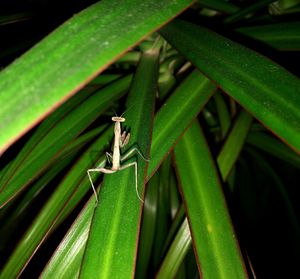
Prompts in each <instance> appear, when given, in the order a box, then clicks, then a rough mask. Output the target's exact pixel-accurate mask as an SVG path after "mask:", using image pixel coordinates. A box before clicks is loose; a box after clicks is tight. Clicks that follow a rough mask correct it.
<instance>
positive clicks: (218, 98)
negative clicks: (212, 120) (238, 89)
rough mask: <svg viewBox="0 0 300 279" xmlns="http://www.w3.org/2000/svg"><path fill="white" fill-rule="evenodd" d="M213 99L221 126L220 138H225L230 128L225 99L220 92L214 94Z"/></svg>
mask: <svg viewBox="0 0 300 279" xmlns="http://www.w3.org/2000/svg"><path fill="white" fill-rule="evenodd" d="M213 98H214V101H215V103H216V109H217V112H218V118H219V122H220V128H221V138H222V139H223V138H225V136H226V135H227V133H228V130H229V128H230V123H231V118H230V113H229V111H228V108H227V106H226V103H225V100H224V99H223V96H222V94H221V93H220V92H217V93H216V94H214V97H213Z"/></svg>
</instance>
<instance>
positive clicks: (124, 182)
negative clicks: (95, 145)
mask: <svg viewBox="0 0 300 279" xmlns="http://www.w3.org/2000/svg"><path fill="white" fill-rule="evenodd" d="M158 54H159V52H158V51H157V50H150V51H148V52H146V53H144V54H143V56H142V58H141V61H140V63H139V66H138V69H137V72H136V74H135V77H134V80H133V84H132V88H131V91H130V93H129V96H128V99H127V109H128V111H127V112H126V122H125V123H123V128H124V126H126V127H129V128H130V133H131V139H130V143H129V145H130V146H129V147H128V148H126V149H125V150H124V152H126V150H127V151H129V150H131V148H133V147H138V148H139V150H140V152H141V153H142V154H143V155H144V156H145V157H146V158H147V157H148V154H149V151H150V132H151V126H152V125H151V124H152V117H151V116H152V115H153V112H154V100H155V93H156V90H155V89H156V83H157V74H158ZM134 161H136V162H137V166H136V167H137V169H136V173H135V168H134V167H130V168H126V169H123V170H120V171H117V172H116V173H114V174H108V175H105V176H104V182H103V184H102V187H101V191H100V194H99V203H98V205H97V207H96V209H95V214H94V218H93V221H92V225H91V230H90V234H89V239H88V242H87V246H86V250H85V255H84V258H83V262H82V267H81V271H80V278H112V277H117V278H121V277H123V278H129V277H132V275H133V274H134V268H135V259H136V256H135V254H136V249H137V241H138V232H139V222H140V216H141V209H142V204H141V202H140V201H139V199H138V196H137V193H136V191H135V182H136V179H137V182H138V189H137V190H138V191H139V193H141V196H143V195H142V193H143V191H144V181H145V175H146V162H145V160H144V159H141V158H140V156H139V155H135V158H131V159H129V160H127V161H126V162H125V163H123V166H125V165H126V164H129V163H132V162H134ZM136 175H137V177H136ZM116 255H117V257H116Z"/></svg>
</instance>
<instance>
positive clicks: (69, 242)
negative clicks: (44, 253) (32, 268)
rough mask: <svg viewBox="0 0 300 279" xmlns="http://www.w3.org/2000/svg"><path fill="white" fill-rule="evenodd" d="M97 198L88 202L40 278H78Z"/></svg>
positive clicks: (93, 197)
mask: <svg viewBox="0 0 300 279" xmlns="http://www.w3.org/2000/svg"><path fill="white" fill-rule="evenodd" d="M95 200H96V199H95V196H92V198H91V199H90V200H89V202H87V204H86V206H85V207H84V208H83V209H82V211H81V212H80V214H79V215H78V217H77V218H76V220H75V221H74V223H73V225H72V227H71V228H70V229H69V231H68V233H67V234H66V236H65V237H64V239H63V241H62V242H61V243H60V244H59V246H58V247H57V249H56V251H55V252H54V254H53V256H52V258H51V261H49V263H48V264H47V266H46V267H45V269H44V270H43V272H42V274H41V275H40V278H43V279H47V278H49V279H52V278H57V279H64V278H78V275H79V270H80V264H81V261H82V257H83V254H84V248H85V245H86V241H87V239H88V234H89V229H90V225H91V221H92V217H93V211H94V208H95Z"/></svg>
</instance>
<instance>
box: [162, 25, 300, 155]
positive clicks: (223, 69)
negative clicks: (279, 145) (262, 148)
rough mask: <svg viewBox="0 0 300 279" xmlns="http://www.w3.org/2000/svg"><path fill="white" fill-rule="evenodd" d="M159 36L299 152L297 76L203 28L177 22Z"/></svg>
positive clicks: (298, 84) (299, 98)
mask: <svg viewBox="0 0 300 279" xmlns="http://www.w3.org/2000/svg"><path fill="white" fill-rule="evenodd" d="M160 32H161V34H162V35H163V36H164V37H165V38H166V39H167V40H168V41H169V42H170V43H171V44H172V45H173V46H174V47H175V48H177V49H178V50H179V51H181V52H182V53H183V54H184V55H185V56H186V57H187V59H189V60H190V61H191V62H192V63H193V64H194V65H195V66H197V67H199V69H200V70H201V71H203V72H204V73H205V75H207V76H208V77H209V78H211V79H212V80H214V81H215V82H216V83H217V84H219V86H220V87H222V89H223V90H224V91H225V92H226V93H227V94H229V95H230V96H231V97H232V98H234V99H235V100H236V101H237V102H238V103H240V104H241V105H242V106H243V107H244V108H245V109H246V110H247V111H248V112H249V113H250V114H252V115H253V116H254V117H256V118H257V119H258V120H259V121H261V122H262V123H263V124H264V126H266V127H268V128H269V129H270V130H272V132H274V133H275V134H276V135H277V136H279V137H280V138H281V139H282V140H284V141H285V142H286V143H288V144H289V145H290V146H291V147H292V148H294V149H295V150H297V151H298V152H300V126H299V123H300V110H299V107H300V81H299V79H298V78H296V77H295V76H293V75H292V74H291V73H289V72H288V71H286V70H285V69H284V68H282V67H280V66H279V65H277V64H275V63H274V62H272V61H270V60H268V59H266V58H265V57H263V56H261V55H259V54H257V53H255V52H253V51H251V50H250V49H247V48H245V47H243V46H241V45H239V44H237V43H234V42H232V41H231V40H229V39H226V38H224V37H222V36H220V35H218V34H216V33H214V32H212V31H210V30H208V29H206V28H204V27H201V26H197V25H194V24H191V23H188V22H184V21H179V20H174V21H173V22H171V23H170V24H168V25H167V26H165V27H164V28H162V29H161V31H160ZM216 54H217V55H216Z"/></svg>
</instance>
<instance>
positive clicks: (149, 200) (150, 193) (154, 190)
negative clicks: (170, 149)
mask: <svg viewBox="0 0 300 279" xmlns="http://www.w3.org/2000/svg"><path fill="white" fill-rule="evenodd" d="M158 189H159V173H158V172H156V173H155V174H154V175H153V176H152V177H151V179H150V180H149V182H148V185H147V187H146V199H145V205H144V209H143V218H142V223H141V234H140V240H139V249H138V259H137V265H136V273H135V278H137V279H143V278H145V277H146V276H147V269H148V268H149V266H148V265H149V260H150V256H151V251H152V246H153V241H154V236H155V229H154V228H155V224H156V219H157V203H158Z"/></svg>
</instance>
